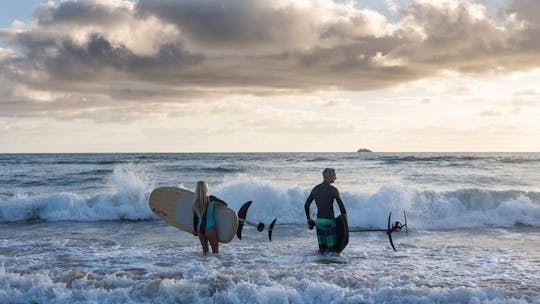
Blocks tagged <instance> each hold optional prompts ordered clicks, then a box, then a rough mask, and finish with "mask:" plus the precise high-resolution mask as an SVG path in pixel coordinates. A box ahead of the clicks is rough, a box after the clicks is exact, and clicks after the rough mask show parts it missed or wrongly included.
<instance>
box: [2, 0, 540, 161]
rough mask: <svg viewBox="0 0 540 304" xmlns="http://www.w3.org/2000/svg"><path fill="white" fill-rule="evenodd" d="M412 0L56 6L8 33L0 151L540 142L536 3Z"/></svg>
mask: <svg viewBox="0 0 540 304" xmlns="http://www.w3.org/2000/svg"><path fill="white" fill-rule="evenodd" d="M405 2H407V5H404V4H403V3H404V1H386V2H380V3H386V12H383V11H377V10H375V9H373V8H367V7H360V6H358V5H357V4H355V2H354V1H336V2H335V1H330V0H317V1H292V0H280V1H263V0H258V1H252V0H249V1H248V0H230V1H225V2H223V1H217V0H184V1H172V0H139V1H122V0H79V1H74V0H68V1H61V2H52V1H51V2H48V3H47V2H44V3H43V4H40V5H38V6H36V7H34V13H33V18H32V19H31V20H29V21H28V22H20V21H17V22H13V23H12V25H11V26H10V27H8V28H3V29H0V46H1V47H0V94H1V96H2V98H1V99H0V122H1V123H2V124H1V125H0V126H1V127H0V147H1V149H0V152H2V151H4V152H8V151H13V152H18V151H21V152H24V151H38V152H39V151H42V152H46V151H354V150H356V149H357V148H358V147H359V146H362V147H371V148H373V149H374V150H379V151H381V150H385V151H407V150H409V151H456V150H460V151H513V150H519V151H538V150H540V141H539V140H534V139H539V137H538V131H537V130H539V129H540V124H539V123H538V122H537V119H535V118H534V117H538V114H540V113H539V109H540V105H539V102H538V97H539V94H540V93H539V91H538V90H537V89H536V88H535V84H534V83H535V81H534V80H535V79H538V76H539V75H538V74H539V72H538V71H539V69H540V56H538V54H539V51H540V21H539V20H540V9H539V5H538V4H537V3H536V2H535V1H532V0H508V1H507V2H505V5H504V6H501V7H498V8H497V9H498V11H497V14H496V15H495V14H494V13H493V12H494V10H495V8H494V7H493V6H490V5H489V3H491V2H493V0H489V1H473V0H441V1H427V0H417V1H405ZM388 12H390V13H391V14H393V16H392V18H390V16H388V15H385V14H388ZM535 115H536V116H535ZM21 119H22V120H23V121H24V122H25V123H22V122H21ZM63 128H66V129H63ZM108 130H109V131H110V132H111V135H110V136H106V135H105V134H107V132H108ZM160 130H161V131H160ZM165 130H169V131H165ZM77 132H81V133H83V134H88V136H79V135H77ZM114 132H116V134H123V136H113V134H112V133H114ZM165 134H166V135H165ZM197 134H202V135H203V137H204V138H205V143H204V144H202V143H200V144H198V145H197V144H196V143H190V144H188V142H190V141H192V140H193V138H196V137H197ZM98 135H99V136H102V137H101V138H102V139H101V141H102V142H103V143H102V144H99V145H98V144H96V143H95V141H93V140H92V139H91V138H92V137H94V136H98ZM103 136H104V137H103ZM166 136H171V137H172V138H174V140H172V142H171V140H165V138H164V137H166ZM37 137H39V138H43V141H44V142H43V145H35V144H32V145H29V144H26V141H25V140H23V138H27V139H28V141H31V140H36V139H37ZM109 137H110V139H109V140H107V138H109ZM53 138H54V139H55V140H51V139H53ZM153 138H163V140H162V141H160V140H154V139H153ZM47 139H48V140H47ZM38 140H39V139H38ZM165 142H167V143H165Z"/></svg>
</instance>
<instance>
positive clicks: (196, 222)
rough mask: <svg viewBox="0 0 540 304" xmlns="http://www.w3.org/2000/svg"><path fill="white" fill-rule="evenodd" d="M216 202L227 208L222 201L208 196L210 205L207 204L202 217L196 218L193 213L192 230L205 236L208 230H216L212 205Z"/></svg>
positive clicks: (195, 214)
mask: <svg viewBox="0 0 540 304" xmlns="http://www.w3.org/2000/svg"><path fill="white" fill-rule="evenodd" d="M216 202H217V203H221V204H223V205H225V206H227V203H225V202H224V201H222V200H220V199H219V198H217V197H215V196H213V195H210V203H208V206H207V207H206V211H205V212H204V214H203V215H202V216H198V215H197V213H195V211H193V230H195V231H198V232H200V233H203V234H205V233H206V232H207V231H208V230H210V229H213V228H216V221H215V220H214V205H215V203H216Z"/></svg>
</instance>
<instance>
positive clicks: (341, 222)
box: [336, 214, 349, 252]
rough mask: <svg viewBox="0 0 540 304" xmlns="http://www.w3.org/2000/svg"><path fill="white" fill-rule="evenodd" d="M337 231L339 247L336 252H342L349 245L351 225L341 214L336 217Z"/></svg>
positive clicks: (337, 246)
mask: <svg viewBox="0 0 540 304" xmlns="http://www.w3.org/2000/svg"><path fill="white" fill-rule="evenodd" d="M336 230H337V245H336V251H337V252H342V251H343V249H345V247H347V244H349V223H348V222H347V217H346V216H345V215H343V214H340V215H339V216H338V217H336Z"/></svg>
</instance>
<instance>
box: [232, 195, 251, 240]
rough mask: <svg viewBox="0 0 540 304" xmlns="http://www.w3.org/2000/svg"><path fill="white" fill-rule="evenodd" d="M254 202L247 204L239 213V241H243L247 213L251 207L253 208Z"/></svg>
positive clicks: (237, 232) (237, 234) (237, 233)
mask: <svg viewBox="0 0 540 304" xmlns="http://www.w3.org/2000/svg"><path fill="white" fill-rule="evenodd" d="M251 203H253V202H252V201H249V202H246V203H245V204H243V205H242V207H240V210H239V211H238V229H237V230H236V236H237V237H238V238H239V239H242V228H244V222H245V221H246V216H247V211H248V209H249V206H251Z"/></svg>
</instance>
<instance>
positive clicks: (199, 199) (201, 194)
mask: <svg viewBox="0 0 540 304" xmlns="http://www.w3.org/2000/svg"><path fill="white" fill-rule="evenodd" d="M209 201H210V198H209V196H208V184H207V183H206V182H205V181H198V182H197V186H196V187H195V197H194V198H193V210H195V213H196V214H197V216H202V215H203V214H204V212H205V211H206V207H207V206H208V203H209Z"/></svg>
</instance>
